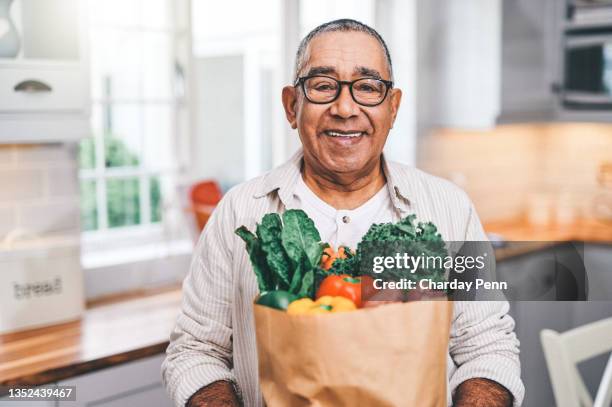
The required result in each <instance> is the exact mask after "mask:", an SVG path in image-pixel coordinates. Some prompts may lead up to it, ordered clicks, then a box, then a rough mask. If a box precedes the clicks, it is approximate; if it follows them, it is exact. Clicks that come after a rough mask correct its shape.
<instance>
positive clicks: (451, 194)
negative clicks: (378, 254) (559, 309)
mask: <svg viewBox="0 0 612 407" xmlns="http://www.w3.org/2000/svg"><path fill="white" fill-rule="evenodd" d="M382 158H383V171H384V174H385V178H386V180H387V185H386V187H385V188H383V190H384V191H386V192H387V194H386V196H387V197H388V199H389V200H390V201H391V205H392V211H393V212H394V219H398V218H404V217H405V216H407V215H409V214H415V215H416V216H417V219H418V220H419V221H422V222H433V223H434V224H435V225H436V226H437V228H438V231H439V232H440V234H441V235H442V238H443V239H444V240H445V241H484V240H486V239H487V238H486V236H485V234H484V231H483V229H482V225H481V224H480V221H479V219H478V215H477V214H476V211H475V209H474V206H473V204H472V202H471V201H470V199H469V198H468V197H467V195H466V194H465V193H464V192H463V191H462V190H461V189H459V188H458V187H456V186H455V185H453V184H451V183H450V182H448V181H446V180H443V179H440V178H437V177H434V176H432V175H429V174H426V173H424V172H423V171H420V170H418V169H416V168H413V167H408V166H406V165H402V164H399V163H394V162H390V161H386V160H385V158H384V155H383V157H382ZM301 163H302V153H301V151H300V152H298V153H297V154H296V155H295V156H294V157H292V158H291V160H290V161H288V162H287V163H285V164H284V165H282V166H280V167H278V168H275V169H274V170H272V171H270V172H269V173H267V174H265V175H263V176H261V177H258V178H255V179H253V180H250V181H247V182H245V183H243V184H240V185H238V186H236V187H234V188H232V189H231V190H230V191H228V193H227V194H226V195H225V196H224V197H223V199H222V200H221V202H220V203H219V205H218V206H217V208H216V209H215V211H214V212H213V214H212V216H211V218H210V220H209V221H208V223H207V224H206V227H205V229H204V231H203V232H202V235H201V236H200V240H199V242H198V244H197V246H196V248H195V250H194V254H193V258H192V262H191V267H190V270H189V274H188V275H187V277H186V278H185V281H184V283H183V304H182V308H181V312H180V313H179V315H178V318H177V322H176V326H175V328H174V330H173V332H172V334H171V336H170V345H169V346H168V349H167V357H166V360H165V361H164V363H163V366H162V373H163V375H162V376H163V381H164V385H165V386H166V389H167V391H168V393H169V394H170V395H171V397H172V398H173V399H174V402H175V404H176V406H177V407H184V406H185V402H186V401H187V400H188V399H189V397H191V395H193V394H194V393H195V392H196V391H198V390H199V389H200V388H202V387H204V386H206V385H208V384H210V383H212V382H215V381H218V380H228V381H231V382H233V383H235V385H236V387H237V389H238V390H239V392H240V394H241V396H242V398H243V400H244V405H245V406H247V407H262V406H264V400H263V397H262V394H261V390H260V388H259V376H258V371H257V346H256V341H255V328H254V326H255V325H254V318H253V300H254V298H255V297H256V296H257V295H258V294H259V289H258V287H257V280H256V278H255V274H254V272H253V269H252V266H251V263H250V261H249V257H248V255H247V251H246V250H245V244H244V242H243V241H242V240H241V239H240V238H239V237H238V236H236V234H235V233H234V231H235V230H236V229H237V228H238V227H240V226H242V225H244V226H246V227H247V228H248V229H249V230H255V226H256V223H257V222H260V221H261V219H262V217H263V215H265V214H266V213H270V212H276V213H282V212H284V211H285V210H286V209H298V208H300V205H301V201H300V200H299V199H296V194H295V192H296V186H297V185H298V184H299V178H301V173H300V167H301ZM317 226H318V225H317ZM342 239H343V236H339V240H338V241H342ZM351 240H353V239H351ZM508 310H509V304H508V302H507V301H480V302H467V301H455V302H454V310H453V319H452V325H451V332H450V338H449V358H448V372H447V373H448V376H449V387H448V390H449V394H448V398H447V401H448V405H451V402H452V401H451V398H450V394H451V393H452V392H453V391H454V390H455V389H456V388H457V386H459V385H460V384H461V383H462V382H464V381H465V380H468V379H471V378H476V377H483V378H487V379H490V380H494V381H496V382H497V383H500V384H501V385H502V386H504V387H505V388H506V389H508V390H509V391H510V392H511V393H512V395H513V396H514V407H518V406H520V405H521V403H522V400H523V396H524V393H525V389H524V386H523V383H522V381H521V376H520V373H521V369H520V361H519V357H518V355H519V348H518V346H519V343H518V340H517V338H516V335H515V334H514V320H513V319H512V317H510V315H508Z"/></svg>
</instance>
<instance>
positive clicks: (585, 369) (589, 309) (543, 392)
mask: <svg viewBox="0 0 612 407" xmlns="http://www.w3.org/2000/svg"><path fill="white" fill-rule="evenodd" d="M576 247H577V248H578V249H579V252H580V250H581V247H580V245H577V246H576ZM583 253H584V255H583V258H584V263H585V268H586V271H587V276H588V279H589V281H588V283H589V288H590V291H589V297H588V298H589V299H590V300H589V301H512V302H511V311H510V314H511V315H512V317H513V318H514V320H515V322H516V328H515V330H516V334H517V336H518V339H519V341H520V352H521V353H520V360H521V376H522V379H523V382H524V383H525V386H526V392H525V400H524V402H523V407H540V406H552V405H554V403H555V401H554V395H553V391H552V386H551V384H550V379H549V376H548V370H547V365H546V360H545V358H544V353H543V350H542V344H541V341H540V332H541V331H542V330H543V329H554V330H556V331H558V332H564V331H567V330H569V329H572V328H575V327H578V326H581V325H584V324H587V323H590V322H593V321H597V320H600V319H603V318H609V317H610V316H612V301H606V300H605V299H610V298H612V297H610V295H612V291H611V290H612V268H611V266H610V265H611V264H612V246H610V245H608V244H590V243H587V244H585V245H584V252H583ZM550 262H551V250H544V251H538V252H535V253H532V254H528V255H524V256H519V257H516V258H511V259H508V260H506V261H502V262H501V263H498V265H497V271H498V274H499V273H501V274H502V275H505V276H506V277H505V278H509V279H518V280H521V279H528V278H529V276H528V273H532V274H535V278H534V279H532V280H531V281H532V282H537V281H540V279H544V280H546V279H547V277H546V275H547V271H544V272H542V270H548V269H550ZM511 274H516V277H513V276H510V275H511ZM607 359H608V355H602V356H600V357H597V358H594V359H592V360H589V361H587V362H583V363H581V364H580V366H579V370H580V373H581V376H582V378H583V380H584V382H585V384H586V386H587V388H588V389H589V391H590V392H591V394H594V392H595V390H596V388H597V386H598V384H599V382H600V381H601V375H602V373H603V369H604V366H605V364H606V362H607Z"/></svg>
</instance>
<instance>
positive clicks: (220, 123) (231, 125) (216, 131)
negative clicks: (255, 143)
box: [191, 56, 245, 185]
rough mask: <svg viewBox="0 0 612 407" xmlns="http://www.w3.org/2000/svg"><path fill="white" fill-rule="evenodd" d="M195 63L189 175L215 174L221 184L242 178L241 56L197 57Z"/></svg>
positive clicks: (213, 175)
mask: <svg viewBox="0 0 612 407" xmlns="http://www.w3.org/2000/svg"><path fill="white" fill-rule="evenodd" d="M194 64H195V66H194V70H193V72H194V75H195V76H196V79H197V80H196V92H195V94H194V97H195V106H196V107H195V132H194V136H193V144H192V158H191V163H192V168H191V173H192V177H193V178H194V179H201V178H214V179H216V180H217V181H219V182H220V183H221V184H222V185H230V184H235V183H238V182H241V181H243V180H244V174H245V137H244V108H243V100H244V85H243V57H242V56H211V57H200V58H197V59H195V62H194Z"/></svg>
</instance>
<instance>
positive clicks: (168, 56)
mask: <svg viewBox="0 0 612 407" xmlns="http://www.w3.org/2000/svg"><path fill="white" fill-rule="evenodd" d="M141 52H142V64H143V66H144V67H145V69H143V71H142V92H143V95H142V96H143V98H145V99H165V100H168V99H170V98H171V97H172V64H173V58H172V48H171V42H170V37H169V36H168V35H167V34H166V33H158V32H145V33H143V34H142V48H141Z"/></svg>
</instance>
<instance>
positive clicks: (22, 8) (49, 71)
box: [0, 0, 90, 143]
mask: <svg viewBox="0 0 612 407" xmlns="http://www.w3.org/2000/svg"><path fill="white" fill-rule="evenodd" d="M86 5H87V2H85V1H79V0H45V1H39V0H16V1H14V2H13V4H12V9H11V17H12V21H14V23H15V25H16V26H17V31H18V35H19V37H20V41H19V43H20V49H19V53H18V54H17V56H16V57H14V58H8V57H5V58H0V143H37V142H45V141H48V142H58V141H70V140H78V139H80V138H83V137H87V136H88V135H89V110H90V109H89V103H90V100H89V68H88V52H87V18H86V17H87V14H86Z"/></svg>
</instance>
